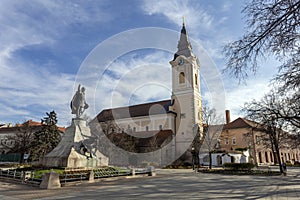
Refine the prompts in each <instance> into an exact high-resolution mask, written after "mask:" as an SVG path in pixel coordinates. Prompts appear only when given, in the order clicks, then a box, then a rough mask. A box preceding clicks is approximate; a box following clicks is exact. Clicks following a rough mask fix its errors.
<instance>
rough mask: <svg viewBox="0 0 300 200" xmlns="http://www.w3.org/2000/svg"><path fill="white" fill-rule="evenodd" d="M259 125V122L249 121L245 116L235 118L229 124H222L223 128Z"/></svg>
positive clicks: (254, 126) (255, 126)
mask: <svg viewBox="0 0 300 200" xmlns="http://www.w3.org/2000/svg"><path fill="white" fill-rule="evenodd" d="M258 126H259V123H256V122H254V121H250V120H248V119H245V118H241V117H239V118H237V119H235V120H234V121H232V122H230V123H229V124H224V127H223V130H226V129H236V128H251V127H252V128H257V127H258Z"/></svg>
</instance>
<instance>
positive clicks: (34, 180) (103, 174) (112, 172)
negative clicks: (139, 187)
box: [0, 167, 153, 186]
mask: <svg viewBox="0 0 300 200" xmlns="http://www.w3.org/2000/svg"><path fill="white" fill-rule="evenodd" d="M91 172H93V174H94V175H93V178H94V179H101V178H108V177H119V176H131V175H143V174H145V175H150V174H151V175H152V173H153V169H128V168H112V167H108V168H99V169H95V170H93V171H69V172H67V173H64V174H61V175H60V176H59V179H60V183H61V184H62V185H65V184H66V183H69V182H74V181H85V180H89V178H90V175H91V174H90V173H91ZM0 177H6V178H9V179H13V180H17V181H20V182H23V183H28V184H33V185H37V186H38V185H40V183H41V182H42V178H41V177H37V176H35V173H34V171H18V170H2V169H0Z"/></svg>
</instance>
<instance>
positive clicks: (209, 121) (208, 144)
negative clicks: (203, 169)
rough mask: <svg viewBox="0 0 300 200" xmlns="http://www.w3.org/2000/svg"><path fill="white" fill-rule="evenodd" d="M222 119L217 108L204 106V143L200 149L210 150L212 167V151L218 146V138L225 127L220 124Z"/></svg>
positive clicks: (210, 166) (203, 150)
mask: <svg viewBox="0 0 300 200" xmlns="http://www.w3.org/2000/svg"><path fill="white" fill-rule="evenodd" d="M220 119H221V118H220V117H219V116H218V115H217V113H216V110H215V109H213V108H212V109H211V108H209V107H208V106H203V107H202V120H203V144H202V146H201V149H200V151H201V152H205V151H206V152H208V156H209V168H210V169H211V168H212V152H213V150H214V149H215V148H217V146H218V139H219V137H220V135H221V132H222V128H223V126H222V125H220V123H221V120H220Z"/></svg>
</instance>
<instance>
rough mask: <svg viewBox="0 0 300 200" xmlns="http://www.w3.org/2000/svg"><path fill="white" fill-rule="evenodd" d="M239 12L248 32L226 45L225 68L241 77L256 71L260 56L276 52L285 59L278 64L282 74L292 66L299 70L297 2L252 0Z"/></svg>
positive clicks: (299, 9) (299, 18)
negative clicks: (242, 14)
mask: <svg viewBox="0 0 300 200" xmlns="http://www.w3.org/2000/svg"><path fill="white" fill-rule="evenodd" d="M242 13H244V15H245V18H246V19H247V27H246V28H247V30H248V31H247V32H246V33H245V34H244V35H243V37H242V38H241V39H239V40H237V41H234V42H232V43H230V44H228V45H226V46H225V48H224V52H225V55H226V57H227V58H228V62H227V68H226V69H227V70H229V71H230V72H231V73H232V74H233V75H234V76H236V77H237V78H239V79H244V78H246V77H247V76H248V72H249V71H250V72H252V73H255V72H256V70H257V68H258V65H257V63H258V62H257V61H258V60H259V59H261V58H264V57H265V56H268V55H275V56H276V58H278V59H283V58H284V59H286V58H288V59H287V60H288V62H286V63H285V64H284V65H283V66H282V67H281V69H282V70H283V71H285V72H284V73H288V74H290V72H291V71H293V67H297V69H298V71H299V56H297V55H299V53H300V50H299V45H300V43H299V34H300V1H299V0H288V1H287V0H268V1H263V0H252V1H250V2H249V3H248V4H246V6H245V7H244V9H243V10H242ZM297 63H298V64H297ZM293 77H294V76H293ZM294 78H297V77H294ZM298 85H299V81H298Z"/></svg>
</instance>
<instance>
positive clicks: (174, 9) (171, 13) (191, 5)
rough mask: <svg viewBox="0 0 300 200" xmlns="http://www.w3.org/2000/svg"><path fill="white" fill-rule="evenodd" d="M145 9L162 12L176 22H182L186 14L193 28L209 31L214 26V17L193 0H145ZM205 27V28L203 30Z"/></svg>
mask: <svg viewBox="0 0 300 200" xmlns="http://www.w3.org/2000/svg"><path fill="white" fill-rule="evenodd" d="M143 9H144V10H145V12H146V13H147V14H149V15H154V14H162V15H164V16H165V17H167V19H168V20H170V21H171V22H173V23H174V24H180V22H181V21H182V17H183V16H184V18H185V21H186V22H187V25H188V27H189V28H190V29H191V30H195V32H198V31H196V30H202V31H208V30H210V29H211V28H212V25H213V23H214V17H213V16H212V15H211V14H209V13H208V12H206V11H205V9H204V8H203V7H201V6H200V5H199V2H198V3H195V2H193V1H186V0H179V1H172V0H166V1H160V0H155V1H147V0H146V1H144V5H143ZM203 29H204V30H203Z"/></svg>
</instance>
